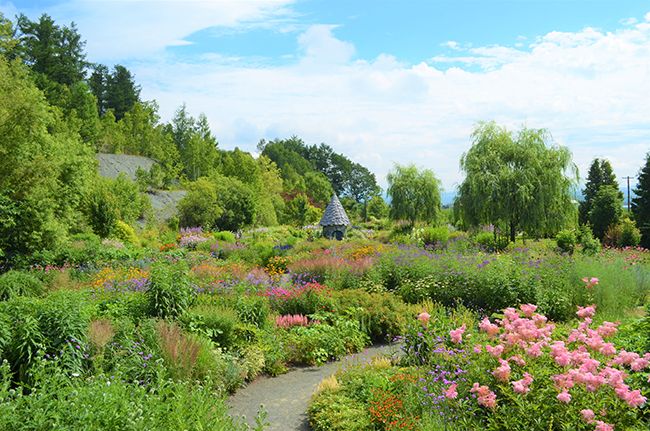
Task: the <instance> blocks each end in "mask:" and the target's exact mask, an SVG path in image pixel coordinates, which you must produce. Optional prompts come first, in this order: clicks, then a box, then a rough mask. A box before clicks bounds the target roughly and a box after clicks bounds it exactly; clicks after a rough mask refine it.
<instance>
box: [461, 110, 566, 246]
mask: <svg viewBox="0 0 650 431" xmlns="http://www.w3.org/2000/svg"><path fill="white" fill-rule="evenodd" d="M460 167H461V169H462V170H463V172H464V173H465V175H466V176H465V180H463V182H462V184H461V185H460V187H459V193H458V197H457V200H456V204H455V205H456V210H457V212H458V213H459V214H460V216H461V219H462V221H463V222H464V223H465V224H466V225H469V226H479V225H482V224H492V225H494V226H496V227H500V228H502V229H505V230H506V231H507V232H508V236H509V237H510V240H511V241H514V240H515V237H516V234H517V232H521V231H525V232H527V233H529V234H532V235H544V234H553V233H555V232H557V231H558V230H560V229H561V228H562V227H563V226H564V225H565V224H566V223H567V222H568V220H569V219H570V218H571V217H572V216H573V214H574V211H575V210H574V207H573V204H572V202H571V189H572V187H573V186H574V185H575V184H576V183H577V168H576V167H575V165H574V164H573V162H572V161H571V153H570V152H569V150H568V149H567V148H565V147H561V146H554V145H552V143H551V137H550V134H549V133H548V131H546V130H544V129H527V128H524V129H522V130H520V131H519V132H517V134H516V135H513V134H512V133H511V132H509V131H508V130H507V129H506V128H504V127H500V126H498V125H497V124H496V123H494V122H489V123H480V124H479V125H478V126H477V127H476V129H475V130H474V132H473V133H472V147H471V148H470V149H469V151H468V152H467V153H465V154H463V156H462V158H461V163H460Z"/></svg>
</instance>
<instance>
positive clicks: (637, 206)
mask: <svg viewBox="0 0 650 431" xmlns="http://www.w3.org/2000/svg"><path fill="white" fill-rule="evenodd" d="M634 194H636V197H635V198H634V199H632V214H634V219H635V221H636V225H637V227H638V228H639V230H640V231H641V245H642V246H643V247H645V248H650V153H648V154H646V158H645V165H644V166H643V167H642V168H641V170H640V171H639V183H638V185H637V187H636V188H635V189H634Z"/></svg>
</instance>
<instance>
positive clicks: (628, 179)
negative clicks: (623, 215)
mask: <svg viewBox="0 0 650 431" xmlns="http://www.w3.org/2000/svg"><path fill="white" fill-rule="evenodd" d="M632 178H636V177H629V176H628V177H623V179H625V180H627V214H628V215H630V180H631V179H632Z"/></svg>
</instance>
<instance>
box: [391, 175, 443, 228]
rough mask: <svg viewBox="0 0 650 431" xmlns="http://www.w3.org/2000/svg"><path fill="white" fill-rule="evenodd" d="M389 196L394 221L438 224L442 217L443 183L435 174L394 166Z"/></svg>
mask: <svg viewBox="0 0 650 431" xmlns="http://www.w3.org/2000/svg"><path fill="white" fill-rule="evenodd" d="M387 179H388V190H387V193H388V195H389V196H390V199H391V210H390V217H391V218H392V219H393V220H408V221H409V222H410V223H411V225H413V224H415V222H416V221H424V222H435V221H436V220H437V218H438V216H439V213H440V181H439V180H438V179H437V178H436V177H435V175H434V174H433V172H432V171H430V170H428V169H425V170H422V171H419V170H418V168H416V167H415V165H411V166H400V165H395V168H394V169H393V171H391V172H390V173H389V174H388V176H387Z"/></svg>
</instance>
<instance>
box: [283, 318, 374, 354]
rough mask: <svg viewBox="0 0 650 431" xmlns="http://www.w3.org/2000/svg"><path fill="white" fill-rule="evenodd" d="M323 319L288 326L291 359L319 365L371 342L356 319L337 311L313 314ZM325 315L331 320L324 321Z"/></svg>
mask: <svg viewBox="0 0 650 431" xmlns="http://www.w3.org/2000/svg"><path fill="white" fill-rule="evenodd" d="M313 317H314V318H315V319H317V320H319V321H321V323H319V324H313V325H310V326H294V327H292V328H291V329H290V330H289V338H288V340H287V345H286V349H287V350H288V351H289V356H288V361H289V362H293V363H296V364H307V365H320V364H324V363H325V362H327V361H329V360H332V359H339V358H342V357H343V356H345V355H346V354H348V353H354V352H358V351H360V350H361V349H363V348H364V347H365V346H366V345H368V344H369V341H370V340H369V338H368V336H367V335H366V334H365V333H363V332H362V331H361V329H360V327H359V324H358V323H357V322H353V321H350V320H347V319H343V318H339V317H335V316H334V315H314V316H313ZM323 317H325V319H328V320H330V323H331V324H326V323H324V320H325V319H323Z"/></svg>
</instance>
